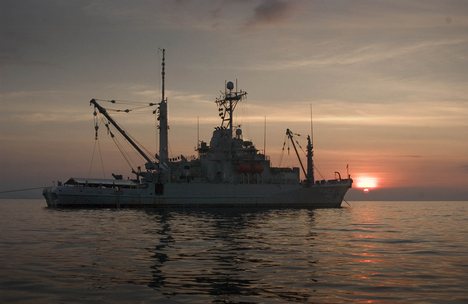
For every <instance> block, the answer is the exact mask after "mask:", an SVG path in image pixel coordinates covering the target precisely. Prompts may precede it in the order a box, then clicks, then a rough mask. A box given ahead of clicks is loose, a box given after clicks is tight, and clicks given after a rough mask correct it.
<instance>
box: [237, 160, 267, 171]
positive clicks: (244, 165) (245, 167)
mask: <svg viewBox="0 0 468 304" xmlns="http://www.w3.org/2000/svg"><path fill="white" fill-rule="evenodd" d="M237 172H238V173H247V174H248V173H257V174H260V173H262V172H263V166H262V164H261V163H258V162H241V163H239V164H238V165H237Z"/></svg>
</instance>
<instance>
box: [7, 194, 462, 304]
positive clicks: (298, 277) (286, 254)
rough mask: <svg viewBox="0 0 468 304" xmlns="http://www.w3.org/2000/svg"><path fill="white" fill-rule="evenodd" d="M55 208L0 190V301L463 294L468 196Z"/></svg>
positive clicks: (450, 298) (415, 298)
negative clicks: (5, 196)
mask: <svg viewBox="0 0 468 304" xmlns="http://www.w3.org/2000/svg"><path fill="white" fill-rule="evenodd" d="M351 205H352V207H345V208H341V209H319V210H305V209H291V210H288V209H258V210H248V209H198V210H182V209H179V210H166V211H163V210H128V209H122V210H109V209H100V210H99V209H95V210H86V209H79V210H54V209H48V208H46V207H45V202H44V201H43V200H0V219H1V222H0V302H1V303H103V302H104V303H156V302H158V303H159V302H160V303H210V302H211V303H213V302H214V303H217V302H219V303H240V302H241V303H285V302H307V303H349V302H366V303H415V302H418V303H468V287H467V286H468V285H467V282H468V202H351Z"/></svg>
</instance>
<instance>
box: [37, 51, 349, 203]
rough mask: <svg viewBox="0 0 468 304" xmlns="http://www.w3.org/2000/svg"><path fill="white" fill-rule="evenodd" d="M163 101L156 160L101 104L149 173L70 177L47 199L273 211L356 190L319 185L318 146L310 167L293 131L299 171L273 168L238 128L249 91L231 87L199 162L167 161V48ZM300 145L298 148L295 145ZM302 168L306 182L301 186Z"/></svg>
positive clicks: (98, 109) (108, 122)
mask: <svg viewBox="0 0 468 304" xmlns="http://www.w3.org/2000/svg"><path fill="white" fill-rule="evenodd" d="M161 75H162V98H161V101H160V102H159V103H154V104H153V103H151V104H149V105H150V106H156V105H157V106H158V109H157V110H155V111H154V112H153V113H155V114H157V115H158V121H159V125H158V129H159V154H156V155H155V157H154V158H152V157H151V156H150V155H149V153H147V152H145V151H144V149H143V147H142V146H141V145H140V144H138V143H137V142H136V141H135V140H134V139H133V138H132V137H130V136H129V135H128V133H127V132H125V130H123V129H122V128H121V126H120V125H119V124H118V123H117V122H116V121H115V120H114V119H113V118H112V117H111V116H110V115H109V113H108V110H107V109H106V108H104V107H103V106H101V105H100V104H99V103H98V102H97V101H96V100H95V99H92V100H91V101H90V104H91V105H93V106H94V115H95V121H96V125H95V127H96V138H97V130H98V126H99V124H98V122H97V118H96V117H97V116H98V115H99V114H101V115H102V116H103V117H104V118H105V120H104V124H105V126H106V127H107V130H108V133H109V134H110V135H111V136H112V137H114V133H113V130H111V127H113V128H115V129H116V130H117V131H118V132H119V133H120V134H121V135H122V136H123V137H124V138H125V139H126V140H127V141H128V143H129V144H130V145H131V146H132V147H133V148H134V149H135V150H136V151H137V152H138V153H139V154H140V155H141V156H142V157H143V158H144V159H145V160H146V164H145V169H144V170H141V169H140V168H138V170H136V171H135V170H133V169H132V173H134V174H135V175H136V178H135V179H132V180H130V179H128V180H123V179H122V177H121V176H118V175H115V174H113V176H114V179H96V178H70V179H69V180H67V181H66V182H65V183H63V184H62V183H60V182H59V183H58V184H57V185H56V186H53V187H48V188H45V189H44V191H43V195H44V197H45V199H46V201H47V205H48V206H49V207H78V206H85V207H176V206H184V207H196V206H217V207H219V206H225V207H228V206H230V207H237V206H249V207H261V206H275V207H317V208H325V207H331V208H336V207H340V206H341V203H342V201H343V199H344V196H345V194H346V192H347V191H348V189H349V188H351V186H352V182H353V181H352V179H351V178H350V176H349V174H348V177H347V178H346V179H341V175H340V174H339V173H338V172H335V176H336V179H333V180H315V178H314V164H313V147H312V141H311V138H310V136H308V137H307V149H306V150H307V151H306V152H307V153H306V154H307V160H306V167H304V166H303V162H302V160H301V158H300V157H299V153H298V151H297V147H296V143H297V141H296V140H295V137H294V136H295V134H294V133H293V132H292V131H291V130H289V129H287V130H286V135H287V138H288V140H290V142H291V143H292V146H293V148H294V150H295V153H296V156H297V157H298V160H299V163H300V166H301V168H298V167H293V168H290V167H272V166H271V163H270V160H269V158H268V157H267V156H266V155H264V154H262V153H259V151H258V150H257V148H256V147H255V146H254V144H253V143H252V142H251V141H248V140H244V139H243V136H242V130H241V128H240V126H237V127H236V126H234V125H233V115H234V110H235V109H236V106H237V104H238V103H239V102H241V101H242V100H243V99H244V98H245V96H246V95H247V92H245V91H242V90H241V91H238V90H237V87H236V88H234V84H233V83H232V82H227V84H226V87H225V91H224V93H222V94H221V97H220V98H218V99H216V105H217V106H218V109H219V116H220V118H221V124H220V125H219V126H217V127H216V128H215V130H214V132H213V136H212V137H211V140H210V143H209V144H208V143H207V142H204V141H199V142H198V147H197V152H198V157H195V158H192V159H189V158H188V157H184V156H180V157H177V158H176V159H170V158H169V157H168V116H167V99H166V97H165V95H164V79H165V53H164V50H162V72H161ZM295 141H296V143H295ZM300 170H302V172H303V174H304V176H305V179H304V180H302V181H301V179H300Z"/></svg>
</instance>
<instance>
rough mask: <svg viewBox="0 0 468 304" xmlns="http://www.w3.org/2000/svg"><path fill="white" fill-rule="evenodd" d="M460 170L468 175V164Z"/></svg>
mask: <svg viewBox="0 0 468 304" xmlns="http://www.w3.org/2000/svg"><path fill="white" fill-rule="evenodd" d="M460 168H461V170H462V171H463V172H464V173H468V164H465V165H461V166H460Z"/></svg>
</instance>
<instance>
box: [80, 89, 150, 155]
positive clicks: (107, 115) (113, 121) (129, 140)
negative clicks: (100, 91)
mask: <svg viewBox="0 0 468 304" xmlns="http://www.w3.org/2000/svg"><path fill="white" fill-rule="evenodd" d="M89 104H90V105H94V107H95V108H96V109H97V110H98V111H99V113H101V114H102V115H104V116H105V117H106V118H107V120H108V121H109V122H110V123H111V124H112V125H113V126H114V127H115V128H116V129H117V130H118V131H119V132H120V134H122V136H123V137H125V139H126V140H127V141H128V142H129V143H130V144H131V145H132V147H133V148H135V150H136V151H137V152H138V153H139V154H140V155H141V156H142V157H143V158H144V159H145V160H146V161H147V162H148V163H152V164H154V161H153V160H152V159H151V158H150V157H149V156H148V155H146V153H145V152H144V151H143V150H142V149H141V148H140V147H139V146H138V145H137V144H136V143H135V142H134V141H133V139H131V138H130V136H128V135H127V133H126V132H125V130H124V129H122V128H121V127H120V126H119V124H118V123H117V122H116V121H115V120H114V119H113V118H112V117H111V116H110V115H109V113H107V110H106V109H105V108H103V107H102V106H101V105H100V104H98V103H97V101H96V99H94V98H93V99H91V101H90V102H89Z"/></svg>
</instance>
